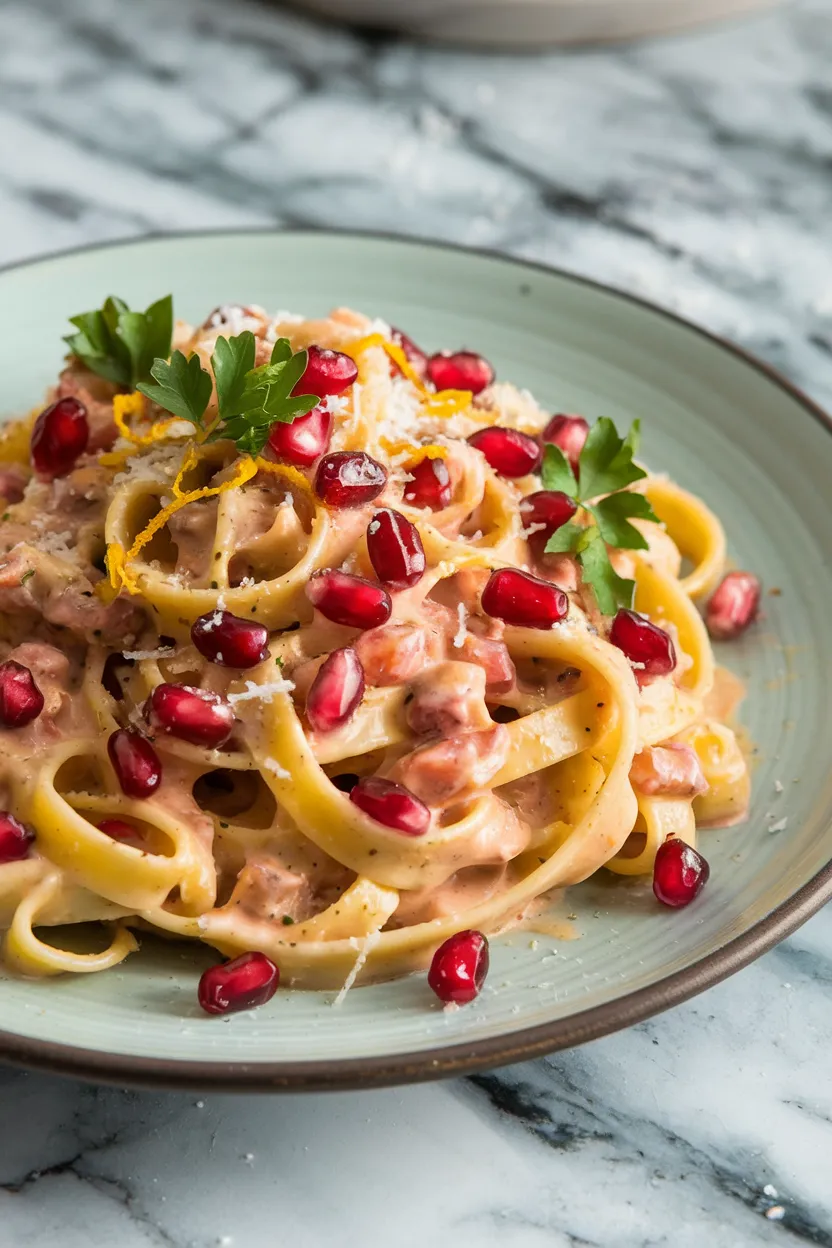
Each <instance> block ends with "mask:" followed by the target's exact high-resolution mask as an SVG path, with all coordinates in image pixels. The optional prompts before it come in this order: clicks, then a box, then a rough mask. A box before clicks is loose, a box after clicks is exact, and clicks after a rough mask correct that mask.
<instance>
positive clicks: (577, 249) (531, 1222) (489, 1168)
mask: <svg viewBox="0 0 832 1248" xmlns="http://www.w3.org/2000/svg"><path fill="white" fill-rule="evenodd" d="M264 222H275V223H306V222H314V223H318V224H322V225H348V226H359V227H370V228H372V227H375V228H383V229H391V228H392V229H398V230H405V231H412V232H415V233H419V234H423V235H433V236H438V237H443V238H448V239H453V240H456V241H459V242H463V243H467V244H475V245H487V246H494V247H498V248H501V249H505V250H509V251H512V252H515V253H516V254H519V255H524V256H530V257H534V258H539V259H543V260H547V261H550V262H553V263H557V264H560V265H563V266H564V267H567V268H571V269H575V270H577V271H579V272H581V273H585V274H589V275H591V276H593V277H597V278H600V279H602V280H605V281H609V282H612V283H613V284H616V285H619V286H623V287H625V288H627V289H630V290H633V291H637V292H640V293H643V294H646V295H648V296H649V297H651V298H653V299H655V300H657V301H658V302H660V303H663V304H665V305H667V306H670V307H672V308H674V309H676V310H679V311H681V312H682V313H683V314H685V315H687V316H689V317H691V318H693V319H694V320H697V321H699V322H701V323H702V324H705V325H707V326H709V327H711V328H714V329H716V330H718V331H720V332H724V333H726V334H728V335H729V336H731V337H733V338H735V339H736V340H738V341H740V342H742V343H743V344H745V345H747V346H749V347H751V348H752V349H753V350H755V351H757V352H758V353H760V354H761V355H763V356H765V357H767V358H768V359H769V360H771V361H772V362H773V363H774V364H776V365H777V366H779V367H781V368H782V369H784V370H785V371H786V372H787V373H789V374H790V375H791V376H792V377H793V378H794V379H795V380H796V381H798V383H800V384H802V385H803V386H804V387H805V388H806V389H807V390H808V391H809V392H810V393H812V394H813V395H814V396H815V397H817V398H819V399H820V400H821V401H822V402H827V403H830V402H832V248H830V245H829V244H830V242H832V224H830V223H831V222H832V7H830V5H829V3H828V0H798V2H797V3H794V4H793V5H791V6H787V7H785V8H783V9H781V10H779V11H778V12H776V13H774V14H771V15H767V16H764V17H760V18H757V19H753V20H749V21H746V22H744V23H738V24H736V25H732V26H725V27H722V28H719V29H715V30H712V31H707V32H703V33H700V34H691V35H687V36H685V37H684V38H679V39H676V40H672V41H665V42H656V43H653V44H649V45H642V46H639V47H623V48H617V49H615V50H613V51H598V52H584V53H574V54H571V55H552V56H544V57H540V58H536V59H535V58H521V57H514V56H497V55H493V56H486V55H482V54H477V55H473V56H468V55H465V54H462V53H452V52H440V51H430V50H424V49H417V48H413V47H409V46H407V45H402V44H396V43H395V42H393V41H390V40H378V39H368V40H365V39H359V38H356V37H354V36H352V35H350V34H348V33H345V32H343V31H338V30H336V29H330V28H325V27H322V26H316V25H314V24H313V23H311V22H307V21H305V20H304V19H301V18H298V17H294V16H289V15H286V14H285V13H281V12H278V11H276V10H274V9H271V8H268V7H259V6H256V5H251V4H242V3H233V4H232V3H223V2H221V0H177V2H176V3H175V4H174V3H171V2H170V0H132V2H131V3H129V4H128V3H122V4H116V3H115V0H74V2H68V0H17V3H15V2H12V0H0V225H2V229H0V261H13V260H16V259H19V258H23V257H26V256H30V255H35V254H38V253H42V252H44V251H50V250H55V249H58V248H62V247H67V246H72V245H75V244H79V243H86V242H91V241H96V240H100V239H105V238H117V237H124V236H127V235H131V234H137V233H144V232H148V231H153V230H181V229H188V228H193V227H210V226H234V225H248V224H261V223H264ZM830 986H832V915H830V914H829V913H826V914H821V915H819V916H818V917H816V918H815V919H814V920H813V921H812V922H810V923H809V924H808V925H807V926H806V927H804V928H803V929H802V930H801V931H800V932H798V933H797V934H796V935H795V936H793V937H792V938H791V939H790V940H789V941H787V942H786V943H785V944H784V945H782V946H781V947H780V948H779V949H777V950H775V951H773V952H772V953H770V954H768V955H767V956H766V957H765V958H763V959H762V960H761V961H760V962H758V963H757V964H756V965H754V966H752V967H750V968H749V969H747V970H746V971H744V972H742V973H741V974H740V975H738V976H736V977H735V978H733V979H731V980H730V981H728V982H727V983H725V984H723V985H721V986H719V987H717V988H715V989H713V990H711V991H710V992H708V993H707V994H705V995H704V996H703V997H701V998H699V999H698V1000H696V1001H694V1002H692V1003H690V1004H688V1005H686V1006H683V1007H681V1008H679V1009H677V1010H675V1011H674V1012H673V1013H671V1014H669V1015H665V1016H663V1017H661V1018H658V1019H656V1020H654V1021H652V1022H650V1023H647V1024H644V1025H642V1026H640V1027H637V1028H634V1029H632V1030H631V1031H628V1032H626V1033H624V1034H621V1035H619V1036H615V1037H610V1038H608V1039H606V1040H603V1041H599V1042H596V1043H595V1044H593V1045H590V1046H588V1047H586V1048H584V1049H582V1050H578V1051H575V1052H572V1053H568V1054H563V1055H559V1056H556V1057H554V1058H552V1059H550V1060H548V1061H542V1062H538V1063H535V1064H533V1065H529V1066H524V1067H518V1068H514V1069H510V1070H504V1071H501V1072H499V1073H497V1074H492V1075H486V1076H482V1077H478V1078H474V1079H471V1080H467V1081H459V1082H456V1083H451V1084H444V1085H434V1086H427V1087H421V1088H411V1089H403V1090H401V1091H386V1092H375V1093H372V1094H361V1093H355V1094H348V1095H339V1096H310V1097H296V1098H286V1097H282V1098H277V1097H271V1098H269V1097H262V1098H243V1097H229V1096H220V1095H212V1094H211V1093H210V1090H208V1091H206V1093H205V1095H204V1096H203V1097H202V1098H197V1097H196V1096H193V1095H190V1096H179V1095H173V1094H170V1095H154V1094H150V1093H134V1092H128V1091H122V1090H116V1089H97V1088H91V1087H84V1086H81V1085H77V1084H73V1083H70V1082H63V1081H60V1080H58V1079H51V1078H47V1077H45V1076H41V1075H36V1074H32V1075H26V1074H21V1073H18V1072H12V1071H3V1072H0V1248H24V1246H25V1248H90V1246H92V1248H97V1246H98V1245H110V1244H114V1243H117V1244H118V1245H119V1248H156V1246H158V1245H163V1246H166V1248H186V1246H193V1248H214V1246H219V1245H225V1246H226V1248H232V1246H233V1248H273V1245H276V1244H284V1243H285V1244H291V1245H292V1248H306V1246H307V1245H310V1246H316V1245H319V1244H321V1245H322V1244H328V1245H329V1244H337V1245H341V1244H353V1243H356V1244H357V1243H362V1244H367V1245H372V1246H373V1248H374V1246H375V1245H382V1244H383V1245H385V1246H388V1245H390V1246H392V1248H410V1246H411V1245H412V1246H413V1248H417V1246H418V1248H422V1245H425V1244H431V1245H433V1244H437V1245H445V1244H449V1245H450V1244H453V1245H454V1248H489V1246H490V1245H492V1244H493V1245H496V1244H498V1243H499V1244H500V1245H501V1248H537V1246H538V1245H540V1246H541V1248H542V1246H543V1245H546V1248H561V1246H566V1245H570V1246H578V1245H581V1246H584V1245H587V1246H589V1245H603V1246H605V1248H606V1246H610V1248H636V1246H642V1245H643V1246H647V1245H650V1248H658V1246H659V1245H670V1246H673V1248H676V1246H679V1248H688V1246H690V1248H694V1246H696V1248H699V1246H700V1245H703V1244H707V1245H708V1246H709V1248H711V1246H713V1248H723V1246H724V1248H737V1246H744V1245H760V1244H783V1245H789V1244H798V1243H801V1242H802V1243H809V1244H820V1245H832V1191H831V1190H830V1183H829V1161H830V1158H832V1078H831V1077H830V1067H829V1057H828V1054H829V1046H830V1040H831V1039H832V993H830Z"/></svg>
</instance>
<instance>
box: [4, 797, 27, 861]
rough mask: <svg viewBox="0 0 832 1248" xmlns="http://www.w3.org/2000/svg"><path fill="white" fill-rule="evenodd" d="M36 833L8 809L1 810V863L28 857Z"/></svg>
mask: <svg viewBox="0 0 832 1248" xmlns="http://www.w3.org/2000/svg"><path fill="white" fill-rule="evenodd" d="M34 839H35V834H34V832H33V831H32V829H31V828H27V827H26V825H25V824H23V823H20V821H19V820H17V819H15V817H14V815H10V814H9V812H8V811H7V810H0V865H2V864H3V863H6V862H20V861H21V860H22V859H23V858H28V856H29V849H30V848H31V846H32V843H33V842H34Z"/></svg>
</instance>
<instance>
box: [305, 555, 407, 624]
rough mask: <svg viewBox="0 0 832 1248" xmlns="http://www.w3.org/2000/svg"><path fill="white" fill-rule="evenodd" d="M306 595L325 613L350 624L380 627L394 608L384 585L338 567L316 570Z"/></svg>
mask: <svg viewBox="0 0 832 1248" xmlns="http://www.w3.org/2000/svg"><path fill="white" fill-rule="evenodd" d="M306 596H307V598H308V599H309V601H310V602H311V603H312V605H313V607H317V609H318V610H319V611H320V613H321V615H323V616H326V618H327V619H328V620H331V621H332V623H333V624H343V625H344V626H345V627H346V628H360V629H362V630H363V629H367V628H378V627H379V626H380V625H382V624H386V623H387V621H388V620H389V619H390V612H391V611H392V609H393V604H392V602H391V601H390V595H389V594H388V592H387V590H386V589H385V588H384V587H383V586H382V585H375V584H374V583H373V582H372V581H368V580H365V578H364V577H363V576H351V575H350V573H348V572H338V571H336V570H335V569H329V570H326V571H323V572H316V573H315V574H314V576H312V577H311V578H310V580H309V581H308V582H307V585H306Z"/></svg>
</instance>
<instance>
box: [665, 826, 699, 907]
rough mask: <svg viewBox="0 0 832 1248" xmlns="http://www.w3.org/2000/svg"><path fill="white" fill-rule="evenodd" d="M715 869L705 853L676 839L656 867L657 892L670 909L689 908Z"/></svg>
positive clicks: (669, 843) (672, 840) (666, 846)
mask: <svg viewBox="0 0 832 1248" xmlns="http://www.w3.org/2000/svg"><path fill="white" fill-rule="evenodd" d="M710 874H711V869H710V867H709V866H708V864H707V862H706V861H705V859H704V858H703V857H702V855H701V854H699V853H697V852H696V850H695V849H693V848H692V847H691V846H690V845H688V844H686V843H685V841H680V840H679V839H678V837H675V836H672V837H671V838H670V839H669V840H667V841H665V842H664V844H663V845H660V846H659V848H658V852H657V854H656V861H655V863H654V864H653V892H654V893H655V895H656V897H657V898H658V900H659V901H661V902H663V904H664V905H666V906H686V905H688V903H689V902H691V901H693V899H694V897H696V895H697V894H698V893H699V892H701V890H702V888H703V887H704V886H705V884H707V882H708V876H709V875H710Z"/></svg>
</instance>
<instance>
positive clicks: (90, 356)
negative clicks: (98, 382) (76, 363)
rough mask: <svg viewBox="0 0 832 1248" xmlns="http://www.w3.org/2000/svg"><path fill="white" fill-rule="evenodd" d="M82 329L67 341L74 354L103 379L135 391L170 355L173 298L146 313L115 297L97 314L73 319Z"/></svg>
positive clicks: (157, 304) (161, 302) (73, 322)
mask: <svg viewBox="0 0 832 1248" xmlns="http://www.w3.org/2000/svg"><path fill="white" fill-rule="evenodd" d="M69 319H70V323H71V324H73V325H74V326H75V327H76V329H77V330H78V332H77V333H75V334H67V336H66V337H65V338H64V342H66V343H67V344H68V346H69V349H70V351H71V352H72V354H73V355H77V357H78V359H79V360H81V362H82V363H83V364H85V365H86V366H87V368H88V369H90V371H91V372H93V373H97V374H98V376H99V377H104V378H106V380H107V381H112V382H114V383H115V384H116V385H118V386H126V387H129V389H131V390H135V389H136V386H137V385H138V383H139V382H140V381H145V380H147V378H148V377H149V376H150V373H151V369H152V366H153V363H154V361H155V360H156V359H157V358H158V357H164V358H167V356H169V355H170V344H171V338H172V336H173V298H172V296H171V295H165V297H164V299H158V300H157V301H156V303H152V304H151V305H150V307H149V308H148V309H147V310H146V311H145V312H133V311H131V309H130V308H129V307H128V306H127V304H126V303H125V302H124V300H123V299H117V298H115V296H111V297H110V298H109V299H107V300H106V301H105V302H104V304H103V306H102V307H101V308H99V309H98V310H97V311H93V312H80V313H79V314H78V316H71V317H70V318H69Z"/></svg>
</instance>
